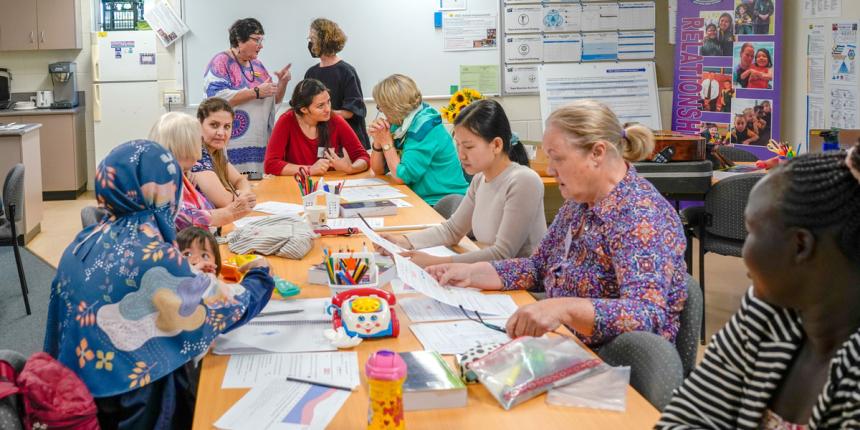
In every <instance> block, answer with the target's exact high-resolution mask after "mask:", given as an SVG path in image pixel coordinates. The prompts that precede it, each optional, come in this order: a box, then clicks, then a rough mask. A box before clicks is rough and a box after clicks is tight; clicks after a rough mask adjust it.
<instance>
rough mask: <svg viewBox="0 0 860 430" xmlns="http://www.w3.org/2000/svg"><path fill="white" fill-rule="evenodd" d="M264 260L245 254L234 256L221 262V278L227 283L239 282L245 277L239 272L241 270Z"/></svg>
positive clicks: (257, 256)
mask: <svg viewBox="0 0 860 430" xmlns="http://www.w3.org/2000/svg"><path fill="white" fill-rule="evenodd" d="M258 258H263V257H261V256H259V255H254V254H245V255H234V256H232V257H230V258H228V259H226V260H224V261H222V262H221V278H223V279H224V280H225V281H227V282H239V281H241V280H242V278H243V277H244V276H245V275H244V274H243V273H242V272H240V271H239V268H240V267H242V266H244V265H246V264H248V263H250V262H252V261H254V260H256V259H258Z"/></svg>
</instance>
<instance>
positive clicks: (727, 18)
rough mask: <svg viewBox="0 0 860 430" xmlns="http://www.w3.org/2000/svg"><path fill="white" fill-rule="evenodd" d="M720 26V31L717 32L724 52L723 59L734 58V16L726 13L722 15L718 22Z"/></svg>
mask: <svg viewBox="0 0 860 430" xmlns="http://www.w3.org/2000/svg"><path fill="white" fill-rule="evenodd" d="M718 23H719V25H720V29H719V31H718V32H717V40H719V41H720V47H721V48H722V51H723V57H731V56H732V48H733V47H734V43H735V34H734V22H733V20H732V14H730V13H728V12H726V13H723V14H722V15H720V19H719V21H718Z"/></svg>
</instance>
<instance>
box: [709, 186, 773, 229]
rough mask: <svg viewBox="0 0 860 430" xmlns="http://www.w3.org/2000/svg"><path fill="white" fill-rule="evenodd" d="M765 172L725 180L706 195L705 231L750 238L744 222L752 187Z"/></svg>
mask: <svg viewBox="0 0 860 430" xmlns="http://www.w3.org/2000/svg"><path fill="white" fill-rule="evenodd" d="M764 175H765V174H764V173H744V174H741V175H737V176H730V177H728V178H725V179H722V180H720V181H719V182H717V183H716V184H714V186H713V187H712V188H711V191H710V192H708V194H707V196H705V217H706V219H705V231H706V232H707V233H708V235H713V236H717V237H720V238H724V239H731V240H738V241H743V240H745V239H746V237H747V229H746V226H745V225H744V209H746V206H747V201H748V200H749V196H750V191H751V190H752V187H753V186H754V185H755V184H756V182H758V181H759V179H761V178H762V177H763V176H764Z"/></svg>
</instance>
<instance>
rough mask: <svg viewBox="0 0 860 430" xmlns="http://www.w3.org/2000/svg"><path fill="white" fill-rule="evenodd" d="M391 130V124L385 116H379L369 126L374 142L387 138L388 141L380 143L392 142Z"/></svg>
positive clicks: (368, 130) (368, 129)
mask: <svg viewBox="0 0 860 430" xmlns="http://www.w3.org/2000/svg"><path fill="white" fill-rule="evenodd" d="M389 130H391V124H389V123H388V120H386V119H385V118H377V119H375V120H373V122H371V123H370V126H368V127H367V132H368V133H369V134H370V137H372V138H373V140H374V142H377V141H380V140H386V139H387V142H381V141H380V142H379V143H380V144H385V143H390V142H391V133H390V132H389Z"/></svg>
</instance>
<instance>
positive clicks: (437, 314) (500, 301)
mask: <svg viewBox="0 0 860 430" xmlns="http://www.w3.org/2000/svg"><path fill="white" fill-rule="evenodd" d="M481 300H482V301H483V302H484V303H485V304H486V307H487V308H491V307H492V308H495V311H493V312H488V313H487V315H489V316H493V317H504V318H509V317H510V316H511V315H513V314H514V312H516V311H517V305H516V303H514V300H513V299H511V296H508V295H505V294H484V295H482V298H481ZM398 303H400V307H401V308H402V309H403V312H406V315H407V316H408V317H409V319H410V320H412V322H414V323H416V322H427V321H451V320H465V319H467V317H466V315H464V314H463V311H462V310H461V309H460V308H459V307H456V306H451V305H446V304H444V303H442V302H440V301H438V300H436V299H432V298H430V297H406V298H403V299H400V300H399V302H398ZM467 312H469V316H471V317H474V316H475V315H474V314H473V313H472V312H470V311H467ZM482 314H483V312H482ZM481 317H482V318H486V316H484V315H481Z"/></svg>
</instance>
